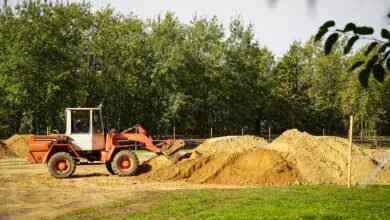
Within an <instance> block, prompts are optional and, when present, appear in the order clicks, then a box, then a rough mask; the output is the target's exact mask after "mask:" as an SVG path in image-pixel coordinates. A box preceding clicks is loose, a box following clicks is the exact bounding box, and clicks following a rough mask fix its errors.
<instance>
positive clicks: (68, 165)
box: [47, 152, 76, 178]
mask: <svg viewBox="0 0 390 220" xmlns="http://www.w3.org/2000/svg"><path fill="white" fill-rule="evenodd" d="M47 166H48V168H49V172H50V174H51V175H52V176H54V177H55V178H67V177H70V176H72V175H73V173H74V171H75V170H76V165H75V162H74V159H73V157H72V156H71V155H70V154H69V153H67V152H58V153H55V154H54V155H53V156H51V157H50V160H49V162H48V164H47Z"/></svg>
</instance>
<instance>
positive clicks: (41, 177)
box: [0, 154, 232, 219]
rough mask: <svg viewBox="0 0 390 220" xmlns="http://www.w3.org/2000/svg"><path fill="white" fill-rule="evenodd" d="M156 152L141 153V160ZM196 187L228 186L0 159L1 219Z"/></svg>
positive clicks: (56, 212)
mask: <svg viewBox="0 0 390 220" xmlns="http://www.w3.org/2000/svg"><path fill="white" fill-rule="evenodd" d="M153 155H154V154H145V155H141V156H140V161H143V160H145V159H147V158H149V157H151V156H153ZM194 188H196V189H198V188H227V186H213V185H195V184H191V185H190V184H186V183H182V182H166V183H161V182H158V183H157V182H141V181H140V180H137V177H118V176H114V175H109V173H108V172H107V171H106V169H105V166H104V165H85V166H78V167H77V168H76V172H75V175H74V177H73V178H69V179H55V178H53V177H51V176H50V175H49V173H48V171H47V168H46V166H45V165H43V164H29V163H28V162H26V160H25V159H1V160H0V219H38V218H39V219H42V218H44V219H45V218H46V219H52V218H55V217H56V216H57V215H60V214H62V213H65V212H67V211H71V210H73V209H76V208H82V207H94V206H96V205H101V204H104V203H107V202H110V201H113V200H119V199H121V198H126V197H131V196H136V194H137V193H139V192H142V191H154V190H175V189H194ZM229 188H232V186H229Z"/></svg>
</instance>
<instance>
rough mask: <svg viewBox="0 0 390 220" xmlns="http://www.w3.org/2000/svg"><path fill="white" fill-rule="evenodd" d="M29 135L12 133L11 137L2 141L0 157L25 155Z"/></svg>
mask: <svg viewBox="0 0 390 220" xmlns="http://www.w3.org/2000/svg"><path fill="white" fill-rule="evenodd" d="M30 136H31V135H19V134H14V135H13V136H12V137H10V138H8V139H7V140H5V141H3V142H2V145H3V146H1V147H0V158H9V157H26V155H27V153H28V142H29V138H30Z"/></svg>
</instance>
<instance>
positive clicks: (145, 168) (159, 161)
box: [139, 155, 172, 173]
mask: <svg viewBox="0 0 390 220" xmlns="http://www.w3.org/2000/svg"><path fill="white" fill-rule="evenodd" d="M171 164H172V162H171V160H169V159H168V158H167V157H165V156H164V155H160V156H156V157H153V158H150V159H149V160H146V161H144V162H143V163H142V164H141V165H140V167H139V172H141V173H147V172H151V171H156V170H159V169H161V168H164V167H167V166H170V165H171Z"/></svg>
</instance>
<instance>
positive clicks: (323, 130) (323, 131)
mask: <svg viewBox="0 0 390 220" xmlns="http://www.w3.org/2000/svg"><path fill="white" fill-rule="evenodd" d="M322 136H325V128H323V129H322Z"/></svg>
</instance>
